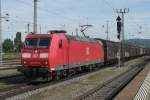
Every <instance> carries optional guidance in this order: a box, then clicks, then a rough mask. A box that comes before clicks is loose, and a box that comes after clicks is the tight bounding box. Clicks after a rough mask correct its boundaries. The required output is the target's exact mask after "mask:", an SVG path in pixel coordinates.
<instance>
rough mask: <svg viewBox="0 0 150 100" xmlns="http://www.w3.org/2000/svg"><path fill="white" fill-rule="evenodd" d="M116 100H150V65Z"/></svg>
mask: <svg viewBox="0 0 150 100" xmlns="http://www.w3.org/2000/svg"><path fill="white" fill-rule="evenodd" d="M114 100H150V63H149V64H147V65H146V66H145V68H144V69H143V70H142V71H141V72H140V73H139V74H138V75H137V76H136V77H135V78H134V79H133V80H132V81H131V82H130V83H129V84H128V85H127V86H126V87H125V88H124V89H123V90H122V91H121V92H120V93H119V94H118V95H117V96H116V97H115V98H114Z"/></svg>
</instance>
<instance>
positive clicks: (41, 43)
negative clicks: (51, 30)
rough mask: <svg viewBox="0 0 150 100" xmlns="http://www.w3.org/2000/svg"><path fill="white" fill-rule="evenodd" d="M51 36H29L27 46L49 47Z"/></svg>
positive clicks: (26, 41)
mask: <svg viewBox="0 0 150 100" xmlns="http://www.w3.org/2000/svg"><path fill="white" fill-rule="evenodd" d="M49 46H50V39H49V38H28V39H26V40H25V48H30V49H32V48H49Z"/></svg>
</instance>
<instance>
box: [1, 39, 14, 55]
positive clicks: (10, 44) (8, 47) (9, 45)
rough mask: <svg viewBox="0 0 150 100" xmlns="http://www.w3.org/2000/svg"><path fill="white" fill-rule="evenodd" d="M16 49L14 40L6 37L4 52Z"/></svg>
mask: <svg viewBox="0 0 150 100" xmlns="http://www.w3.org/2000/svg"><path fill="white" fill-rule="evenodd" d="M13 51H14V45H13V41H12V40H11V39H5V40H4V42H3V52H5V53H10V52H13Z"/></svg>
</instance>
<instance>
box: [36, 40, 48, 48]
mask: <svg viewBox="0 0 150 100" xmlns="http://www.w3.org/2000/svg"><path fill="white" fill-rule="evenodd" d="M49 45H50V39H49V38H43V39H42V38H41V39H40V41H39V47H38V48H49Z"/></svg>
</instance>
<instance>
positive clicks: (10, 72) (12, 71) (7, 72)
mask: <svg viewBox="0 0 150 100" xmlns="http://www.w3.org/2000/svg"><path fill="white" fill-rule="evenodd" d="M14 74H19V72H18V71H17V69H7V70H0V77H3V76H8V75H14Z"/></svg>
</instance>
